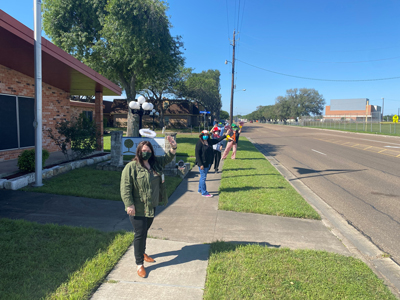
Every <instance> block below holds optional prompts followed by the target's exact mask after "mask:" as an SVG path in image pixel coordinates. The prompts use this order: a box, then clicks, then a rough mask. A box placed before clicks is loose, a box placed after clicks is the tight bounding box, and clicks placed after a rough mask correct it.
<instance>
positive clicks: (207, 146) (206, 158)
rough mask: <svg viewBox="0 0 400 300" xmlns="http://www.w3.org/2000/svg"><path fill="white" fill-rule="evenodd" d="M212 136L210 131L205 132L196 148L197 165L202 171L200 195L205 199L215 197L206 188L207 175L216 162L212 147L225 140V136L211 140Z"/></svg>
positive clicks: (200, 136)
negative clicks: (214, 161)
mask: <svg viewBox="0 0 400 300" xmlns="http://www.w3.org/2000/svg"><path fill="white" fill-rule="evenodd" d="M210 136H211V134H210V132H209V131H207V130H203V131H202V132H201V133H200V135H199V140H198V142H197V144H196V148H195V154H196V165H197V166H198V167H199V171H200V180H199V189H198V193H200V194H201V195H202V196H203V197H213V195H211V194H210V193H209V192H207V186H206V179H207V173H208V171H209V170H210V167H211V164H212V163H213V160H214V152H213V147H212V146H213V145H215V144H217V143H218V142H220V141H222V140H223V139H224V138H225V136H222V137H220V138H217V139H210Z"/></svg>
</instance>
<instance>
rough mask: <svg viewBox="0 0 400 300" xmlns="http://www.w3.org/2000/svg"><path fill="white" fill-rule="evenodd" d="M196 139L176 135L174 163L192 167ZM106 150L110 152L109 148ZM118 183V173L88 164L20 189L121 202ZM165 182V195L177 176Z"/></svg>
mask: <svg viewBox="0 0 400 300" xmlns="http://www.w3.org/2000/svg"><path fill="white" fill-rule="evenodd" d="M110 138H111V137H110V136H108V137H105V138H104V140H105V141H106V140H108V141H110ZM198 138H199V137H198V136H195V135H191V134H190V133H189V134H178V135H177V138H176V139H177V143H178V150H177V153H176V154H177V156H176V161H177V162H178V161H179V160H183V161H185V162H190V164H191V167H193V165H194V161H195V160H196V158H195V157H194V156H195V154H194V149H195V146H196V142H197V140H198ZM105 150H106V149H105ZM108 150H109V151H110V150H111V147H110V148H109V149H108ZM124 159H132V156H129V157H127V156H126V157H124ZM120 180H121V172H118V171H103V170H96V167H95V166H93V165H92V166H87V167H83V168H80V169H75V170H72V171H70V172H68V173H64V174H61V175H58V176H55V177H53V178H50V179H47V180H44V181H43V183H44V185H43V186H42V187H35V188H33V187H31V186H28V187H25V188H23V189H22V190H24V191H31V192H32V191H34V192H39V193H50V194H58V195H71V196H77V197H87V198H95V199H107V200H115V201H121V196H120V190H119V185H120ZM165 180H166V182H167V185H166V186H167V192H168V196H170V195H171V194H172V193H173V192H174V191H175V189H176V187H177V186H178V185H179V184H180V183H181V181H182V179H181V178H180V177H170V176H166V177H165Z"/></svg>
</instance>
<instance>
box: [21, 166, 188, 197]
mask: <svg viewBox="0 0 400 300" xmlns="http://www.w3.org/2000/svg"><path fill="white" fill-rule="evenodd" d="M120 181H121V172H118V171H103V170H96V167H95V166H94V165H91V166H86V167H83V168H79V169H75V170H72V171H70V172H67V173H63V174H60V175H58V176H55V177H52V178H50V179H46V180H43V186H41V187H32V186H27V187H25V188H22V189H21V190H23V191H27V192H38V193H49V194H57V195H70V196H77V197H86V198H94V199H106V200H114V201H122V200H121V196H120V189H119V185H120ZM165 181H166V183H167V185H166V186H167V193H168V196H171V195H172V193H173V192H174V191H175V189H176V187H177V186H178V185H179V184H180V183H181V181H182V179H181V178H180V177H171V176H165Z"/></svg>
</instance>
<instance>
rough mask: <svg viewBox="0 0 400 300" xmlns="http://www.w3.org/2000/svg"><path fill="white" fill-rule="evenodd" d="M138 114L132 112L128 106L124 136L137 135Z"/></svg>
mask: <svg viewBox="0 0 400 300" xmlns="http://www.w3.org/2000/svg"><path fill="white" fill-rule="evenodd" d="M139 118H140V117H139V115H138V114H133V113H132V111H131V109H130V108H128V124H127V129H126V136H129V137H139Z"/></svg>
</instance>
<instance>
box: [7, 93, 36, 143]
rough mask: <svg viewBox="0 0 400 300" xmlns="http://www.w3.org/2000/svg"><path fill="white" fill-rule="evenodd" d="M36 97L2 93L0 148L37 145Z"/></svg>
mask: <svg viewBox="0 0 400 300" xmlns="http://www.w3.org/2000/svg"><path fill="white" fill-rule="evenodd" d="M34 105H35V100H34V98H27V97H17V96H12V95H0V150H9V149H18V148H24V147H32V146H35V128H34V127H33V121H34V120H35V109H34Z"/></svg>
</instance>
